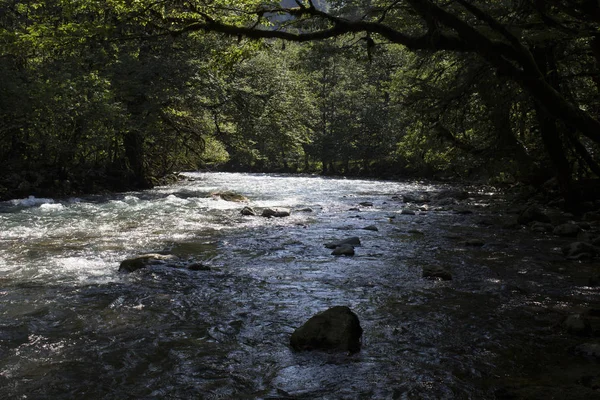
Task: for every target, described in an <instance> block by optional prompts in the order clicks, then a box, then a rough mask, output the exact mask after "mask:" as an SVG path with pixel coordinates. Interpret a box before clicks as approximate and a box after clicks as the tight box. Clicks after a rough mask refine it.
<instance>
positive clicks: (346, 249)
mask: <svg viewBox="0 0 600 400" xmlns="http://www.w3.org/2000/svg"><path fill="white" fill-rule="evenodd" d="M331 255H332V256H353V255H354V246H352V245H351V244H343V245H341V246H338V247H336V248H335V249H334V250H333V252H332V253H331Z"/></svg>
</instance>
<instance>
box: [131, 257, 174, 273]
mask: <svg viewBox="0 0 600 400" xmlns="http://www.w3.org/2000/svg"><path fill="white" fill-rule="evenodd" d="M178 262H179V258H178V257H176V256H174V255H164V254H154V253H151V254H142V255H139V256H137V257H133V258H128V259H127V260H123V261H122V262H121V265H119V271H120V272H134V271H137V270H138V269H142V268H146V267H148V266H151V265H173V266H176V264H177V263H178Z"/></svg>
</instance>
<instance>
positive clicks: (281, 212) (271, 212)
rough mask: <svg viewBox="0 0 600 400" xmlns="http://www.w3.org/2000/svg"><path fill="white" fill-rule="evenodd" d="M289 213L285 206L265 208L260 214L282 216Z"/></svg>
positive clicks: (270, 216) (268, 216)
mask: <svg viewBox="0 0 600 400" xmlns="http://www.w3.org/2000/svg"><path fill="white" fill-rule="evenodd" d="M290 214H291V212H290V210H289V209H287V208H265V209H264V210H263V212H262V216H263V217H266V218H272V217H275V218H283V217H289V216H290Z"/></svg>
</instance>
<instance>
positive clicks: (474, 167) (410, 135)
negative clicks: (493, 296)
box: [0, 0, 600, 196]
mask: <svg viewBox="0 0 600 400" xmlns="http://www.w3.org/2000/svg"><path fill="white" fill-rule="evenodd" d="M598 22H600V6H598V5H597V4H595V2H588V1H556V2H551V3H548V2H537V1H519V2H503V1H502V2H501V1H479V0H457V1H453V2H442V1H437V0H407V1H402V2H399V1H388V0H368V1H367V0H365V1H362V0H361V1H354V2H348V1H334V0H331V1H307V0H304V1H284V2H278V1H270V2H265V1H259V0H245V1H232V0H217V1H212V2H206V1H200V0H193V1H179V0H177V1H170V2H166V1H155V0H136V1H129V0H127V1H126V0H109V1H105V2H91V1H87V0H82V1H77V2H73V1H65V0H50V1H29V2H22V1H19V0H2V2H0V51H1V52H0V73H2V76H3V77H4V79H3V80H2V81H0V156H1V158H0V167H1V168H2V171H4V172H3V174H2V175H1V176H0V196H14V195H28V194H32V191H33V192H35V190H37V193H41V192H43V191H44V190H46V191H48V192H51V193H59V194H60V193H63V194H69V193H73V192H89V191H98V190H102V189H113V190H114V189H128V188H133V187H148V186H150V185H153V184H156V183H157V182H159V178H160V177H161V176H163V175H167V174H169V173H170V172H172V171H177V170H183V169H195V168H199V167H210V168H222V167H224V165H223V164H226V166H225V167H228V168H234V169H242V170H256V171H259V170H260V171H290V172H292V171H306V172H314V171H319V172H323V173H343V174H370V175H376V176H399V175H402V174H409V173H410V174H419V175H427V176H448V175H450V176H459V177H476V178H480V179H492V180H494V179H499V178H498V177H500V179H502V180H517V179H518V180H525V181H529V182H537V181H540V180H543V179H547V178H548V177H549V174H548V172H549V171H550V172H553V173H554V174H555V175H556V176H557V177H558V180H559V183H560V185H561V189H562V190H563V193H565V194H567V193H569V191H570V187H571V186H570V182H571V180H572V179H578V178H581V179H583V178H589V177H592V176H598V175H599V174H600V166H599V165H598V152H599V151H600V148H599V146H600V133H599V132H600V122H599V121H598V111H597V110H598V109H600V100H599V99H600V96H598V90H600V74H599V73H598V68H597V66H598V65H599V64H600V35H599V34H598V30H597V26H598ZM281 39H284V40H286V41H287V42H283V41H282V40H281ZM290 41H291V42H290ZM2 191H4V193H2Z"/></svg>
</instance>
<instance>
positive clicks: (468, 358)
mask: <svg viewBox="0 0 600 400" xmlns="http://www.w3.org/2000/svg"><path fill="white" fill-rule="evenodd" d="M187 176H188V178H190V179H187V180H185V181H182V182H180V183H178V184H176V185H174V186H168V187H159V188H156V189H154V190H150V191H144V192H132V193H127V194H123V195H115V196H111V197H88V198H82V199H69V200H53V199H36V198H29V199H23V200H14V201H10V202H5V203H0V301H1V303H0V398H2V399H13V398H14V399H18V398H23V399H25V398H27V399H82V398H90V399H91V398H97V399H127V398H132V399H133V398H145V399H188V398H189V399H196V398H202V399H204V398H205V399H243V398H247V399H254V398H264V399H275V398H277V399H279V398H290V399H291V398H294V399H316V398H326V399H327V398H328V399H454V398H457V399H493V398H503V397H502V396H505V397H506V398H509V397H510V396H511V393H521V395H522V396H524V397H523V398H525V395H524V394H523V393H528V394H527V395H530V394H531V393H533V394H531V397H527V398H576V397H569V396H576V395H577V393H580V392H581V393H584V396H587V398H591V397H589V396H593V395H596V394H598V392H596V391H594V389H593V384H592V383H591V382H594V380H596V381H600V378H599V377H600V369H599V368H598V364H597V363H596V362H595V361H593V360H588V359H586V358H585V357H583V356H581V355H580V354H577V353H576V352H575V351H573V348H574V347H575V346H577V345H578V344H579V343H580V342H582V341H585V340H587V339H585V338H579V337H576V336H573V335H569V334H567V333H565V332H563V330H561V329H560V326H559V322H560V320H561V318H563V317H564V316H566V315H568V314H571V313H574V312H580V311H583V310H584V309H587V308H593V307H596V306H597V305H598V301H599V296H598V291H597V290H596V289H595V288H592V287H588V286H587V280H586V278H585V277H586V276H587V275H586V274H588V273H589V272H590V271H591V270H592V269H593V268H595V265H592V264H578V263H575V262H566V261H564V259H563V258H562V256H561V255H560V254H559V253H560V252H559V250H558V249H559V248H560V246H561V245H562V244H564V243H565V241H564V240H560V239H557V238H554V237H552V236H547V235H533V234H531V233H529V232H527V231H526V230H524V229H503V228H502V227H501V225H502V223H503V221H506V219H507V218H509V217H510V216H506V215H504V214H503V212H502V211H500V210H506V208H508V206H507V205H506V204H504V201H503V199H502V197H501V196H499V195H498V194H495V193H493V192H489V193H487V192H485V191H484V190H475V189H472V190H471V197H470V198H469V199H467V200H464V201H462V202H461V204H460V205H458V206H456V205H449V206H443V207H436V206H434V205H430V206H429V207H427V206H425V207H422V208H421V209H420V210H417V213H416V214H415V215H404V214H402V213H401V211H402V210H403V209H405V208H409V207H414V205H411V204H406V203H404V202H403V201H402V197H401V195H402V194H406V193H411V192H421V191H424V192H430V193H436V192H439V191H440V190H443V189H447V187H444V186H441V185H433V184H426V183H399V182H380V181H365V180H345V179H325V178H320V177H289V176H273V175H252V174H225V173H191V174H187ZM222 190H231V191H235V192H238V193H241V194H244V195H245V196H247V197H248V198H249V199H250V201H249V205H250V206H252V207H255V208H257V209H260V208H262V207H273V206H280V207H288V208H291V209H292V210H293V212H292V215H291V216H290V217H287V218H272V219H266V218H262V217H247V216H242V215H241V214H240V209H241V208H242V206H243V205H241V204H239V203H232V202H226V201H224V200H221V199H217V198H215V197H212V196H211V195H210V194H211V193H212V192H215V191H222ZM361 202H372V203H373V206H364V205H363V206H360V205H359V204H360V203H361ZM357 207H358V209H357ZM307 208H309V209H310V210H307ZM465 210H466V211H465ZM471 211H472V213H470V212H471ZM369 225H375V226H376V227H377V228H378V231H369V230H363V229H362V228H364V227H366V226H369ZM350 236H359V237H360V239H361V242H362V246H361V247H357V248H356V255H355V256H354V257H334V256H332V255H331V254H330V253H331V250H328V249H326V248H325V247H324V246H323V244H324V243H326V242H329V241H332V240H336V239H344V238H346V237H350ZM472 239H477V240H480V241H482V242H483V243H479V245H477V246H469V245H468V244H469V240H472ZM470 244H474V243H470ZM481 244H484V245H483V246H481ZM158 251H160V252H168V253H171V254H175V255H177V256H179V257H182V258H183V259H189V260H190V261H201V262H203V263H205V264H209V265H210V267H211V270H210V271H190V270H186V269H176V268H170V267H160V266H156V267H149V268H147V269H143V270H139V271H136V272H134V273H131V274H123V273H119V272H118V267H119V263H120V261H122V260H123V259H125V258H128V257H131V256H135V255H138V254H141V253H146V252H158ZM432 265H434V266H435V265H439V266H445V267H447V268H449V269H450V270H451V272H452V275H453V279H452V280H451V281H434V280H427V279H423V278H422V268H423V267H424V266H432ZM335 305H346V306H349V307H350V308H351V309H352V310H353V311H354V312H356V314H357V315H358V316H359V318H360V320H361V324H362V327H363V329H364V334H363V346H362V350H361V352H359V353H357V354H354V355H347V354H329V353H320V352H307V353H295V352H293V351H292V350H291V349H290V347H289V337H290V334H291V333H292V332H293V330H294V329H295V328H296V327H298V326H299V325H301V324H302V323H303V322H304V321H306V320H307V319H308V318H309V317H311V316H312V315H314V314H315V313H317V312H320V311H324V310H325V309H327V308H329V307H331V306H335ZM507 388H512V389H507ZM514 388H517V389H514ZM523 388H524V389H523ZM510 390H517V392H514V391H513V392H510ZM519 390H520V391H519ZM565 390H567V392H565ZM560 393H567V394H568V395H569V396H567V397H560ZM538 394H539V397H536V396H537V395H538ZM554 395H558V396H559V397H551V396H554ZM510 398H517V397H514V396H513V397H510ZM581 398H586V397H581Z"/></svg>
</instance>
